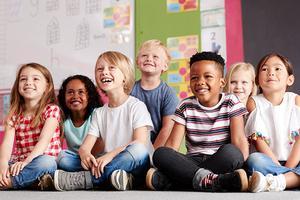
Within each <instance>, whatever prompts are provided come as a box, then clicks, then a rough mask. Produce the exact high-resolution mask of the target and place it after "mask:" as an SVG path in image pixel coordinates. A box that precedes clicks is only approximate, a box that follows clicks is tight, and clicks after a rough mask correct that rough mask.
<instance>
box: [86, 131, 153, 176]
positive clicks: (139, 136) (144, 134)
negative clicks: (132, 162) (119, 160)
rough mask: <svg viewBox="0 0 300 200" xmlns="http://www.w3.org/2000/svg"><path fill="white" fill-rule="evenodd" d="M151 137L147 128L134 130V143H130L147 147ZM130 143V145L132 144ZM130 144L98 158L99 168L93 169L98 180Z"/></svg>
mask: <svg viewBox="0 0 300 200" xmlns="http://www.w3.org/2000/svg"><path fill="white" fill-rule="evenodd" d="M148 137H149V131H148V127H147V126H142V127H139V128H136V129H134V131H133V137H132V142H130V143H135V142H138V143H141V144H144V145H145V146H146V145H147V139H148ZM130 143H129V144H130ZM129 144H127V145H125V146H121V147H118V148H116V149H114V150H112V151H110V152H107V153H106V154H104V155H103V156H101V157H99V158H97V163H98V166H94V167H93V168H92V174H93V175H94V176H95V177H96V178H97V177H100V176H101V173H103V172H104V167H105V166H106V165H107V164H108V163H110V162H111V161H112V159H113V158H114V157H116V156H117V155H118V154H119V153H121V151H123V150H124V149H125V148H126V147H127V146H128V145H129Z"/></svg>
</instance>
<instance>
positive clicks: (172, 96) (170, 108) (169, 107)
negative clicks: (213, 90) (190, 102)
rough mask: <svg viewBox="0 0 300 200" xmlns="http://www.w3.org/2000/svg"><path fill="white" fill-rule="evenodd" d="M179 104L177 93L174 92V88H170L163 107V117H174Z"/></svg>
mask: <svg viewBox="0 0 300 200" xmlns="http://www.w3.org/2000/svg"><path fill="white" fill-rule="evenodd" d="M178 103H179V100H178V97H177V96H176V93H175V91H173V89H172V88H170V87H168V90H167V92H166V94H165V99H164V102H163V106H162V108H163V110H162V115H163V116H168V115H173V114H174V112H175V110H176V106H177V105H178Z"/></svg>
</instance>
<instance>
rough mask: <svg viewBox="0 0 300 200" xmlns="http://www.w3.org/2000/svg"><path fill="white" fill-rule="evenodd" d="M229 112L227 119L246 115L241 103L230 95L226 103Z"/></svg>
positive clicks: (246, 112)
mask: <svg viewBox="0 0 300 200" xmlns="http://www.w3.org/2000/svg"><path fill="white" fill-rule="evenodd" d="M228 104H229V107H230V110H229V117H230V118H232V117H237V116H244V115H246V114H248V111H247V109H246V107H245V105H244V104H243V103H241V102H240V100H239V99H238V97H237V96H235V95H233V94H232V95H230V98H229V101H228Z"/></svg>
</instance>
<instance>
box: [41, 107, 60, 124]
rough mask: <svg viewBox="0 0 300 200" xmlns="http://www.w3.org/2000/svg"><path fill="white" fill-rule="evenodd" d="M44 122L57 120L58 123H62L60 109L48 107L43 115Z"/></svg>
mask: <svg viewBox="0 0 300 200" xmlns="http://www.w3.org/2000/svg"><path fill="white" fill-rule="evenodd" d="M43 118H44V120H46V119H49V118H55V119H57V121H58V122H60V121H61V114H60V109H59V107H58V106H57V105H48V106H47V107H46V109H45V112H44V113H43Z"/></svg>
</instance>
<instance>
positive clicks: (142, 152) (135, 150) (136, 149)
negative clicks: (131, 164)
mask: <svg viewBox="0 0 300 200" xmlns="http://www.w3.org/2000/svg"><path fill="white" fill-rule="evenodd" d="M126 150H127V151H128V152H129V153H130V154H131V156H132V157H133V158H134V160H141V159H144V158H145V157H148V156H149V152H148V150H147V148H146V147H145V145H144V144H141V143H133V144H131V145H129V146H128V147H127V148H126Z"/></svg>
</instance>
